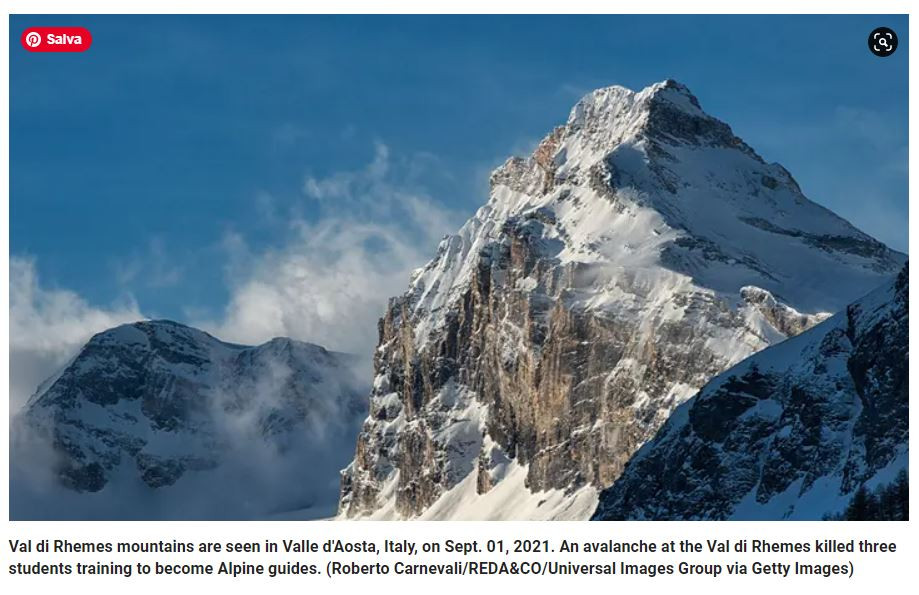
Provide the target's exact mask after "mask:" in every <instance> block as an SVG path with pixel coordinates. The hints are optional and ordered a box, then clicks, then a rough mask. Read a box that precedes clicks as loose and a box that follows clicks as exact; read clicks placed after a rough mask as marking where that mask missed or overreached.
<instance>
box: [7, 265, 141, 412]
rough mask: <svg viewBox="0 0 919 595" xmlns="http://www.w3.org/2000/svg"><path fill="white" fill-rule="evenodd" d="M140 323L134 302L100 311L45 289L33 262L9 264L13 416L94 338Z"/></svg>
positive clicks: (63, 291)
mask: <svg viewBox="0 0 919 595" xmlns="http://www.w3.org/2000/svg"><path fill="white" fill-rule="evenodd" d="M141 318H143V316H142V315H141V313H140V311H139V310H138V307H137V304H136V303H134V301H133V300H130V299H128V300H126V301H125V302H124V303H122V304H116V305H113V306H112V307H111V308H108V309H101V308H96V307H93V306H91V305H89V304H88V303H87V302H86V301H85V300H84V299H83V298H81V297H80V296H79V295H77V294H76V293H74V292H72V291H69V290H66V289H48V288H45V287H42V286H41V284H40V282H39V278H38V274H37V272H36V267H35V263H34V261H32V260H30V259H25V258H19V257H12V258H10V412H11V413H13V412H15V411H18V410H19V408H20V407H21V406H22V405H23V403H25V401H26V400H27V399H28V398H29V396H31V394H32V393H33V392H34V391H35V389H36V387H37V386H38V385H39V383H41V382H42V381H43V380H45V379H46V378H48V377H49V376H51V375H52V374H54V373H55V372H57V371H58V370H59V369H60V368H61V367H62V366H63V365H64V364H65V363H66V362H67V360H68V359H70V358H71V357H73V356H74V355H75V354H76V352H77V350H78V349H79V348H80V347H81V346H82V345H83V344H84V343H85V342H86V341H87V340H88V339H89V338H90V337H91V336H92V335H94V334H95V333H97V332H99V331H102V330H105V329H107V328H110V327H113V326H116V325H119V324H123V323H125V322H131V321H134V320H138V319H141Z"/></svg>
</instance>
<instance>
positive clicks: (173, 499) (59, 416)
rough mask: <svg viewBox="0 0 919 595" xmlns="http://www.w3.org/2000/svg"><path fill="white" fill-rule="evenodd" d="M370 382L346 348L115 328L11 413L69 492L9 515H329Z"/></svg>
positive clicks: (170, 327) (24, 452)
mask: <svg viewBox="0 0 919 595" xmlns="http://www.w3.org/2000/svg"><path fill="white" fill-rule="evenodd" d="M367 390H368V387H367V386H366V385H364V384H362V382H361V381H360V379H359V375H358V373H357V362H356V361H355V359H354V358H353V357H352V356H348V355H345V354H341V353H333V352H329V351H326V350H325V349H323V348H322V347H319V346H318V345H311V344H308V343H301V342H299V341H293V340H290V339H273V340H271V341H269V342H267V343H265V344H262V345H259V346H256V347H247V346H243V345H233V344H229V343H224V342H222V341H219V340H218V339H215V338H214V337H212V336H211V335H209V334H207V333H205V332H202V331H199V330H197V329H194V328H190V327H187V326H183V325H181V324H177V323H174V322H169V321H164V320H160V321H148V322H138V323H134V324H128V325H124V326H119V327H117V328H113V329H111V330H108V331H105V332H103V333H100V334H98V335H96V336H94V337H93V338H92V339H91V340H90V341H89V342H88V343H87V344H86V345H85V346H84V347H83V348H82V349H81V350H80V352H79V354H78V355H77V356H76V357H75V358H74V359H73V361H72V362H70V364H69V365H68V366H67V367H66V368H65V369H64V370H63V371H61V373H60V374H58V375H56V376H55V377H53V378H51V379H49V380H48V381H47V382H45V383H44V384H43V385H42V386H41V387H40V388H39V390H38V392H37V393H36V394H35V395H34V396H33V397H32V398H31V399H30V401H29V403H28V404H27V407H26V409H25V411H24V412H23V413H22V414H21V415H20V416H19V417H18V418H17V419H16V420H15V421H14V425H15V426H16V429H17V433H18V434H19V435H20V436H25V437H26V439H27V440H28V441H29V442H28V444H31V445H32V446H33V448H34V444H35V443H36V442H38V443H39V444H40V443H42V442H44V444H46V445H49V446H50V449H49V450H50V455H49V457H48V459H47V461H45V463H46V465H45V466H47V467H49V468H50V469H52V470H53V475H54V482H53V483H54V484H57V485H59V486H61V487H63V488H66V489H65V490H63V491H60V490H58V491H55V492H54V495H53V496H49V497H48V498H47V499H46V500H44V501H42V500H41V497H39V496H36V495H35V494H32V495H31V496H30V495H28V494H27V493H24V494H22V497H20V498H19V499H18V501H17V499H16V498H14V499H13V500H14V501H13V517H14V518H16V517H17V513H21V514H22V515H24V516H29V517H47V518H66V517H79V516H81V515H88V516H102V517H103V518H105V517H107V516H109V515H114V516H118V517H125V518H151V517H154V518H189V517H190V518H205V519H206V518H222V517H249V516H258V515H265V514H269V513H274V512H281V511H286V510H290V509H298V508H307V509H308V508H316V507H318V508H322V509H323V511H324V514H328V509H329V507H330V505H331V507H332V508H333V509H334V502H335V499H336V497H337V485H336V483H337V469H339V468H340V467H341V466H342V465H344V464H345V463H346V462H347V458H348V454H349V453H350V451H351V447H352V445H353V441H354V439H355V436H356V434H357V430H358V427H359V424H360V420H361V419H362V418H363V417H364V416H365V415H366V405H365V395H366V392H365V391H367ZM21 446H25V444H22V445H21ZM14 455H16V456H17V457H19V458H21V461H20V463H24V462H26V461H29V460H30V456H34V453H32V452H30V451H29V450H28V449H24V448H20V449H19V450H18V451H17V450H16V449H15V448H14ZM19 467H20V468H22V467H23V465H22V464H20V465H19ZM23 484H24V485H27V484H28V482H27V481H25V480H23ZM45 487H46V488H47V487H48V486H45ZM76 494H82V497H81V498H76V497H75V496H76ZM36 498H37V500H38V501H36ZM39 501H40V502H39ZM63 502H67V503H69V504H68V505H66V506H65V505H63V504H62V503H63ZM84 505H85V506H84ZM42 507H43V508H42Z"/></svg>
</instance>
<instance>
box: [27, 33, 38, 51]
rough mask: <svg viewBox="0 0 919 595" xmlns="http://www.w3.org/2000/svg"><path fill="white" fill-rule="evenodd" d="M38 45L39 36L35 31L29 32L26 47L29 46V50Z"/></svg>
mask: <svg viewBox="0 0 919 595" xmlns="http://www.w3.org/2000/svg"><path fill="white" fill-rule="evenodd" d="M39 44H41V35H39V34H38V33H36V32H35V31H31V32H29V34H28V35H26V45H27V46H29V47H30V48H34V47H38V46H39Z"/></svg>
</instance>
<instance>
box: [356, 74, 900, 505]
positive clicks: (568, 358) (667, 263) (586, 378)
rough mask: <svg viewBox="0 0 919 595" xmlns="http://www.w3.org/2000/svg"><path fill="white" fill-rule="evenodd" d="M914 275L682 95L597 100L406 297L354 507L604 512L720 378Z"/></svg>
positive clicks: (516, 171) (517, 161)
mask: <svg viewBox="0 0 919 595" xmlns="http://www.w3.org/2000/svg"><path fill="white" fill-rule="evenodd" d="M904 262H905V256H904V255H903V254H899V253H897V252H894V251H891V250H890V249H888V248H887V247H886V246H884V245H883V244H882V243H880V242H878V241H877V240H875V239H873V238H871V237H870V236H868V235H866V234H864V233H862V232H861V231H859V230H857V229H855V228H854V227H853V226H852V225H850V224H849V223H848V222H846V221H845V220H843V219H841V218H840V217H838V216H836V215H835V214H833V213H832V212H830V211H828V210H827V209H825V208H823V207H821V206H819V205H817V204H816V203H814V202H811V201H810V200H808V199H807V197H805V196H804V195H803V194H802V193H801V189H800V188H799V187H798V184H797V183H796V182H795V180H794V179H793V178H792V176H791V174H789V172H788V171H786V170H785V169H784V168H783V167H782V166H780V165H778V164H774V163H772V164H770V163H766V162H765V161H763V159H762V158H761V157H760V156H759V155H757V153H756V152H755V151H754V150H753V149H752V148H751V147H749V146H748V145H747V144H745V143H744V142H743V141H742V140H741V139H740V138H738V137H737V136H735V135H734V133H733V132H732V130H731V128H730V127H729V126H728V125H727V124H725V123H724V122H721V121H720V120H717V119H716V118H713V117H711V116H709V115H708V114H706V113H705V112H704V111H703V110H702V108H701V106H700V104H699V102H698V100H697V99H696V97H695V96H693V95H692V93H691V92H690V91H689V90H688V89H687V88H686V87H685V86H683V85H682V84H680V83H677V82H675V81H670V80H668V81H664V82H661V83H657V84H654V85H652V86H650V87H648V88H646V89H644V90H642V91H639V92H634V91H631V90H629V89H625V88H623V87H609V88H604V89H599V90H597V91H593V92H591V93H589V94H588V95H586V96H585V97H584V98H583V99H581V101H579V102H578V103H577V105H575V107H574V109H573V110H572V111H571V114H570V116H569V118H568V121H567V122H566V123H565V124H564V125H562V126H559V127H557V128H556V129H555V130H553V131H552V132H551V133H550V134H549V135H548V136H546V137H545V139H543V141H542V142H541V143H540V144H539V146H538V147H537V149H536V150H535V152H534V153H533V154H532V155H531V156H530V157H528V158H526V159H522V158H516V157H515V158H511V159H509V160H508V161H507V162H506V163H504V165H502V166H501V167H499V168H498V169H497V170H495V171H494V173H493V174H492V176H491V194H490V197H489V200H488V202H487V204H486V205H484V206H483V207H481V208H480V209H479V210H478V211H477V212H476V214H475V215H474V216H473V217H472V218H471V219H469V221H467V222H466V224H465V225H463V227H462V228H461V229H460V230H459V231H458V232H457V233H456V234H455V235H451V236H448V237H446V238H445V239H444V240H443V242H441V244H440V246H439V248H438V250H437V254H436V255H435V257H434V259H433V260H431V261H430V262H429V263H428V264H427V265H426V266H424V267H423V268H421V269H419V270H417V271H416V272H415V274H414V275H413V278H412V279H411V282H410V284H409V287H408V290H407V291H406V293H405V294H404V295H402V296H400V297H398V298H394V299H393V300H391V302H390V304H389V307H388V309H387V311H386V313H385V314H384V316H383V318H382V320H381V322H380V342H379V347H378V349H377V352H376V356H375V379H374V384H373V392H372V396H371V403H370V415H369V417H368V418H367V420H366V422H365V423H364V426H363V429H362V431H361V433H360V436H359V438H358V442H357V448H356V453H355V457H354V460H353V461H352V463H351V464H350V465H349V466H348V468H347V469H346V470H345V471H344V472H343V476H342V492H341V501H340V509H339V512H340V514H341V515H342V516H345V517H371V518H588V517H589V516H590V515H591V513H592V512H593V510H594V508H595V505H596V498H597V493H598V491H599V490H601V489H603V488H606V487H608V486H610V485H611V484H612V483H613V482H614V481H615V480H616V479H617V478H618V477H619V475H620V474H621V473H622V470H623V468H624V466H625V464H626V462H627V461H628V460H629V459H630V458H631V456H632V455H633V454H634V452H635V451H636V450H637V449H638V448H639V447H640V446H641V445H642V444H643V443H644V442H645V441H647V440H648V439H650V438H652V437H653V436H654V435H655V433H656V432H657V431H658V429H659V428H660V426H661V424H663V422H664V421H665V420H666V419H667V418H668V417H669V416H670V414H671V412H673V410H674V409H675V408H676V407H677V406H678V405H680V404H681V403H683V402H684V401H685V400H686V399H687V398H689V397H690V396H692V395H693V394H694V393H695V392H697V391H698V390H699V389H700V388H701V387H702V386H703V385H704V384H705V383H706V382H707V381H708V380H710V379H711V378H712V377H714V376H716V375H717V374H719V373H720V372H723V371H724V370H725V369H727V368H729V367H730V366H732V365H734V364H736V363H737V362H740V361H741V360H743V359H745V358H747V357H748V356H750V355H752V354H753V353H756V352H757V351H760V350H761V349H763V348H765V347H768V346H770V345H773V344H776V343H779V342H781V341H783V340H785V339H786V338H787V337H789V336H792V335H795V334H796V333H799V332H801V331H802V330H805V329H807V328H809V327H811V326H813V325H814V324H816V323H818V322H820V321H822V320H825V319H826V318H827V317H828V316H829V315H830V314H832V313H834V312H837V311H838V310H840V309H841V308H845V307H846V305H847V304H848V303H849V302H851V301H852V300H854V299H856V298H857V297H859V296H860V295H864V294H865V293H867V292H868V291H869V290H871V289H872V288H874V287H877V286H878V285H880V284H881V283H883V282H885V281H887V280H889V279H891V278H893V277H894V276H896V274H897V272H898V271H899V269H900V268H901V267H902V265H903V263H904Z"/></svg>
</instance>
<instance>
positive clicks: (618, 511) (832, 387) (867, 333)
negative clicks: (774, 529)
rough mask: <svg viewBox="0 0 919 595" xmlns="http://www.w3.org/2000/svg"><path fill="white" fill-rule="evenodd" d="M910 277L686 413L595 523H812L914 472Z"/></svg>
mask: <svg viewBox="0 0 919 595" xmlns="http://www.w3.org/2000/svg"><path fill="white" fill-rule="evenodd" d="M908 293H909V277H908V270H907V268H906V267H905V266H904V268H903V270H902V272H901V273H900V274H899V276H898V277H897V279H896V280H895V281H893V282H890V283H887V284H885V285H884V286H883V287H881V288H879V289H877V290H875V291H874V292H872V293H870V294H869V295H867V296H866V297H864V298H863V299H860V300H858V301H857V302H855V303H853V304H852V305H850V306H849V307H848V308H846V309H845V310H844V311H842V312H840V313H838V314H836V315H835V316H833V317H832V318H830V319H829V320H827V321H826V322H823V323H821V324H819V325H817V326H816V327H814V328H812V329H810V330H809V331H806V332H804V333H802V334H800V335H798V336H797V337H794V338H792V339H789V340H788V341H785V342H783V343H781V344H779V345H776V346H775V347H771V348H769V349H766V350H765V351H762V352H760V353H757V354H755V355H753V356H751V357H749V358H748V359H746V360H744V361H743V362H741V363H740V364H738V365H737V366H735V367H733V368H731V369H730V370H728V371H727V372H725V373H723V374H721V375H720V376H718V377H717V378H715V379H714V380H712V381H711V382H709V383H708V384H707V385H706V386H705V387H704V388H703V389H702V390H701V391H700V392H699V394H697V395H696V396H694V397H693V398H691V399H690V400H689V401H687V402H686V403H684V404H683V405H682V406H680V407H679V408H677V410H676V411H675V412H674V414H673V415H672V416H671V418H670V419H669V420H668V421H667V423H666V424H665V425H664V427H663V428H662V429H661V430H660V432H659V433H658V434H657V436H656V437H655V438H654V439H653V440H651V441H649V442H648V443H647V444H645V445H644V446H643V447H642V448H641V449H640V450H639V451H638V452H637V453H636V454H635V456H634V457H633V458H632V460H631V461H630V462H629V464H628V466H627V467H626V469H625V471H624V472H623V474H622V476H621V477H620V478H619V479H618V480H617V481H616V483H614V484H613V485H612V487H610V488H609V489H608V490H606V491H604V492H603V494H602V495H601V496H600V504H599V507H598V509H597V511H596V514H595V516H594V518H595V519H597V520H611V519H616V520H621V519H658V520H663V519H681V520H687V519H786V518H790V519H812V520H819V519H821V518H823V517H824V516H825V515H827V514H836V513H838V512H840V511H841V510H842V509H843V508H844V507H845V505H846V504H847V503H848V502H849V501H850V500H851V499H852V497H853V494H854V493H855V492H856V490H857V489H858V488H859V487H860V486H863V485H864V486H866V487H867V488H869V489H874V488H877V487H878V486H882V485H885V484H887V483H890V482H891V481H892V480H893V479H894V477H895V476H896V474H897V473H898V472H899V471H900V470H903V469H907V467H908V454H909V444H908V442H909V394H908V380H909V379H908V374H909V365H908V355H909V354H908V351H909V301H908V298H909V296H908Z"/></svg>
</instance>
